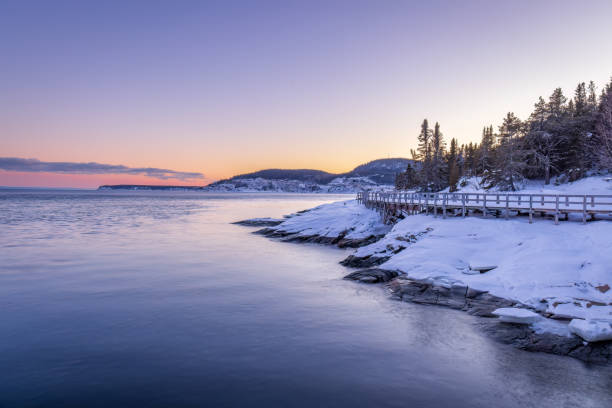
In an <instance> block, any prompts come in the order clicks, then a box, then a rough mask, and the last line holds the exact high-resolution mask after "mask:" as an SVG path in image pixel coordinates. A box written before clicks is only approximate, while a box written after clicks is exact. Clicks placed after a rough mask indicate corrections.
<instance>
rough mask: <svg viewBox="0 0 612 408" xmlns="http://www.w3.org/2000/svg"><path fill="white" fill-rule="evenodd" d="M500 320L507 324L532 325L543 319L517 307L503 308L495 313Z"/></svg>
mask: <svg viewBox="0 0 612 408" xmlns="http://www.w3.org/2000/svg"><path fill="white" fill-rule="evenodd" d="M493 314H494V315H495V316H498V317H499V320H500V321H502V322H505V323H518V324H531V323H535V322H537V321H538V320H541V319H542V316H541V315H539V314H537V313H534V312H532V311H531V310H527V309H522V308H517V307H502V308H500V309H496V310H494V311H493Z"/></svg>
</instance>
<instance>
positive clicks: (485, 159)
mask: <svg viewBox="0 0 612 408" xmlns="http://www.w3.org/2000/svg"><path fill="white" fill-rule="evenodd" d="M494 144H495V138H494V136H493V125H491V126H489V127H485V128H483V129H482V139H481V141H480V152H479V157H478V174H477V175H483V174H484V173H486V172H488V171H490V170H491V166H492V165H493V145H494Z"/></svg>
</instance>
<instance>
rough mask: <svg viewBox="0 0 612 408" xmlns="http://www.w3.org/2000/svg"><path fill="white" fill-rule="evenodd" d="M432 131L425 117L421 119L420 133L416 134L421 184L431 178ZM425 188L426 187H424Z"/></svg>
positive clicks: (428, 181)
mask: <svg viewBox="0 0 612 408" xmlns="http://www.w3.org/2000/svg"><path fill="white" fill-rule="evenodd" d="M431 137H432V131H431V129H430V128H429V123H428V122H427V119H423V123H422V124H421V133H419V136H418V142H419V144H418V147H417V158H418V160H419V161H420V162H421V171H420V178H421V184H422V185H423V186H427V185H428V184H429V183H430V182H431V178H432V171H431V170H432V151H431ZM425 188H426V187H425Z"/></svg>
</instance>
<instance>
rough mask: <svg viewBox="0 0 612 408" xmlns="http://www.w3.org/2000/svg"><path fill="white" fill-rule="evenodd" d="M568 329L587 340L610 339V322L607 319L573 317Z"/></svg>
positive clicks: (611, 337)
mask: <svg viewBox="0 0 612 408" xmlns="http://www.w3.org/2000/svg"><path fill="white" fill-rule="evenodd" d="M569 329H570V331H571V332H572V333H574V334H577V335H578V336H580V337H582V338H583V339H585V340H586V341H589V342H595V341H605V340H612V324H611V323H610V322H609V321H602V320H581V319H574V320H572V321H571V322H570V324H569Z"/></svg>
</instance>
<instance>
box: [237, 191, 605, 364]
mask: <svg viewBox="0 0 612 408" xmlns="http://www.w3.org/2000/svg"><path fill="white" fill-rule="evenodd" d="M261 220H262V221H263V222H265V224H259V221H257V220H255V222H251V221H253V220H244V221H239V222H237V224H241V225H251V226H265V228H262V229H258V230H256V231H254V233H256V234H261V235H264V236H267V237H271V238H278V239H280V240H282V241H286V242H311V243H319V244H325V245H335V246H338V247H341V248H345V247H350V248H356V250H355V252H354V253H353V254H351V255H349V256H348V257H347V258H345V259H344V260H342V261H341V262H340V263H341V264H342V265H344V266H348V267H351V268H357V270H356V271H355V272H352V273H350V274H348V275H347V276H346V277H345V279H350V280H355V281H357V282H360V283H366V284H372V283H374V284H383V285H385V289H386V290H387V291H388V293H389V296H390V297H391V298H392V299H395V300H401V301H407V302H414V303H419V304H424V305H437V306H443V307H449V308H452V309H456V310H462V311H464V312H467V313H469V314H472V315H475V316H480V317H483V318H485V319H484V320H483V321H482V322H480V323H479V325H481V326H482V329H483V331H485V332H486V333H487V334H489V335H490V336H491V337H493V338H494V339H496V340H497V341H500V342H501V343H505V344H511V345H513V346H514V347H517V348H520V349H523V350H527V351H537V352H545V353H552V354H558V355H566V356H570V357H573V358H577V359H580V360H582V361H585V362H590V363H599V364H610V363H612V340H605V341H591V342H589V341H587V340H585V339H584V338H581V337H580V336H578V335H577V334H576V331H575V330H572V329H571V326H572V324H568V323H570V322H574V321H575V320H580V319H585V321H590V320H591V319H592V320H593V321H594V322H596V323H597V324H599V325H600V326H601V325H602V324H603V325H605V324H607V323H606V322H607V321H608V320H607V319H608V316H610V321H612V296H611V295H612V291H610V290H605V289H606V287H607V285H605V286H604V284H603V283H601V282H595V283H591V282H588V281H586V282H585V281H580V282H574V283H577V285H571V286H572V287H567V285H565V286H563V285H558V283H559V279H561V280H563V279H565V278H568V276H564V275H563V274H557V275H560V276H559V277H557V278H558V279H556V280H555V279H552V280H550V279H549V277H548V276H547V272H546V271H541V273H540V275H541V276H539V277H538V279H537V282H538V283H537V284H535V285H534V284H532V283H531V282H528V281H527V280H525V279H524V278H525V276H529V273H525V271H522V272H521V273H515V270H514V269H512V267H510V264H511V262H510V261H509V259H511V257H514V256H516V253H514V252H512V251H509V252H508V251H507V250H505V251H506V252H504V253H502V255H503V256H501V255H500V252H499V250H498V251H495V250H493V251H483V249H486V248H487V246H488V245H489V246H490V245H493V247H495V243H494V242H492V241H491V239H490V237H487V236H486V235H483V237H482V239H480V240H479V239H478V238H479V237H478V234H479V233H480V234H484V231H486V230H487V229H490V228H491V227H492V225H491V224H490V223H495V226H496V227H498V228H501V236H503V237H507V236H509V235H508V231H506V230H504V229H508V228H510V229H511V230H512V232H513V233H518V236H520V233H523V234H524V235H525V234H526V236H525V237H524V238H525V239H524V241H525V242H524V243H525V244H526V245H525V246H524V248H526V247H529V246H532V244H533V242H535V241H530V240H529V239H532V240H539V239H541V231H540V230H538V229H535V230H534V229H532V230H529V228H533V226H528V225H525V224H524V223H523V222H520V221H509V222H506V221H502V220H482V219H478V218H470V219H469V220H463V222H462V221H461V220H459V219H457V220H444V221H442V220H439V219H436V218H434V217H430V216H425V215H416V216H411V217H406V218H405V219H403V220H400V221H399V222H398V223H396V224H395V225H393V226H390V225H384V224H383V223H382V221H381V219H380V216H379V214H378V213H376V212H375V211H373V210H369V209H366V208H365V207H363V206H361V205H359V204H357V203H356V201H355V200H349V201H340V202H335V203H331V204H324V205H321V206H318V207H315V208H312V209H309V210H305V211H301V212H299V213H295V214H291V215H289V216H286V218H284V219H261ZM465 221H467V222H465ZM442 223H444V225H443V224H442ZM453 223H454V224H453ZM504 223H505V224H504ZM604 223H606V221H604ZM592 226H595V227H596V228H593V227H592ZM550 227H553V228H554V227H555V226H553V225H552V224H551V225H546V226H544V225H542V226H540V227H539V228H545V229H548V228H550ZM577 227H581V228H585V227H586V226H581V225H577ZM610 227H612V225H608V224H605V226H604V225H603V224H599V226H597V223H592V224H590V228H591V229H590V230H589V231H586V232H585V233H586V234H587V235H589V234H590V233H592V232H594V233H595V234H597V235H598V234H602V233H603V234H605V233H607V229H608V228H610ZM557 228H558V227H557ZM570 228H576V227H570ZM474 229H475V231H476V232H473V231H472V230H474ZM602 229H603V232H602ZM595 230H597V231H595ZM449 231H453V234H459V235H462V234H463V235H468V236H469V235H470V234H473V235H474V236H473V237H472V238H473V239H472V240H471V241H473V242H469V245H470V246H469V247H461V245H459V246H458V247H457V248H449V242H448V241H449V240H454V239H456V237H454V236H453V237H449V236H446V235H445V234H448V232H449ZM553 231H554V230H553ZM576 231H578V232H579V231H580V230H579V229H576ZM498 232H499V231H498ZM570 232H574V231H570ZM578 232H576V233H578ZM610 232H612V230H611V231H610ZM563 234H567V231H563ZM528 238H529V239H528ZM577 239H581V238H580V237H578V238H577ZM516 246H517V247H521V246H523V243H522V242H521V243H519V244H518V245H516ZM436 247H437V249H438V250H439V251H440V252H441V253H444V256H442V255H440V256H437V255H436V254H434V253H432V250H434V251H435V250H436ZM512 247H514V246H512ZM408 248H410V250H407V249H408ZM477 248H480V250H478V249H477ZM468 249H469V250H470V251H474V250H475V249H476V253H477V254H478V256H477V258H478V259H480V260H481V261H482V262H480V263H479V264H483V262H484V263H487V264H488V263H491V262H492V261H491V260H490V259H491V257H497V258H501V260H502V262H498V261H499V260H500V259H497V261H496V263H499V264H500V267H499V268H498V269H497V270H494V271H492V272H487V273H484V274H478V275H465V274H462V272H464V270H462V268H463V269H465V265H462V262H463V263H466V262H465V260H459V259H454V258H453V255H456V253H461V251H466V250H468ZM522 249H523V248H519V250H522ZM598 249H599V250H601V248H594V249H593V250H594V251H597V250H598ZM536 250H548V248H546V246H545V245H544V248H536ZM482 252H488V253H487V254H485V253H482ZM449 256H450V258H449ZM569 256H571V254H569ZM436 258H440V259H438V260H436ZM451 258H453V259H451ZM468 258H469V257H468ZM471 260H472V259H470V260H468V261H471ZM605 261H607V258H606V257H604V258H602V259H597V260H594V261H593V263H596V265H594V268H593V264H592V262H590V261H589V267H591V269H595V270H596V269H597V267H598V266H600V265H599V264H601V263H605ZM505 264H508V265H505ZM515 266H518V267H520V268H525V264H521V265H515ZM604 266H605V265H604ZM533 267H534V268H539V267H541V265H540V264H538V263H537V262H534V264H533ZM468 268H469V265H468ZM504 269H506V271H504ZM534 270H535V269H534ZM595 275H596V274H595ZM580 276H583V275H580ZM599 276H600V275H599ZM583 277H584V276H583ZM569 278H571V276H569ZM513 279H515V280H516V282H512V281H513ZM530 279H533V278H530ZM527 283H528V284H529V285H531V286H532V287H530V286H529V285H527ZM598 284H600V285H598ZM611 284H612V282H611ZM557 286H563V287H562V288H561V287H557ZM576 293H579V295H576ZM576 298H578V299H581V300H579V301H576V300H574V299H576ZM498 310H510V311H517V310H519V311H521V310H527V311H529V313H533V314H534V315H536V317H537V322H531V323H526V322H522V321H521V322H520V323H507V322H503V321H502V318H496V317H497V316H496V314H495V313H497V311H498ZM601 322H603V323H601ZM579 323H580V322H579ZM589 327H590V326H589ZM605 330H607V326H606V327H605V328H604V331H605Z"/></svg>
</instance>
